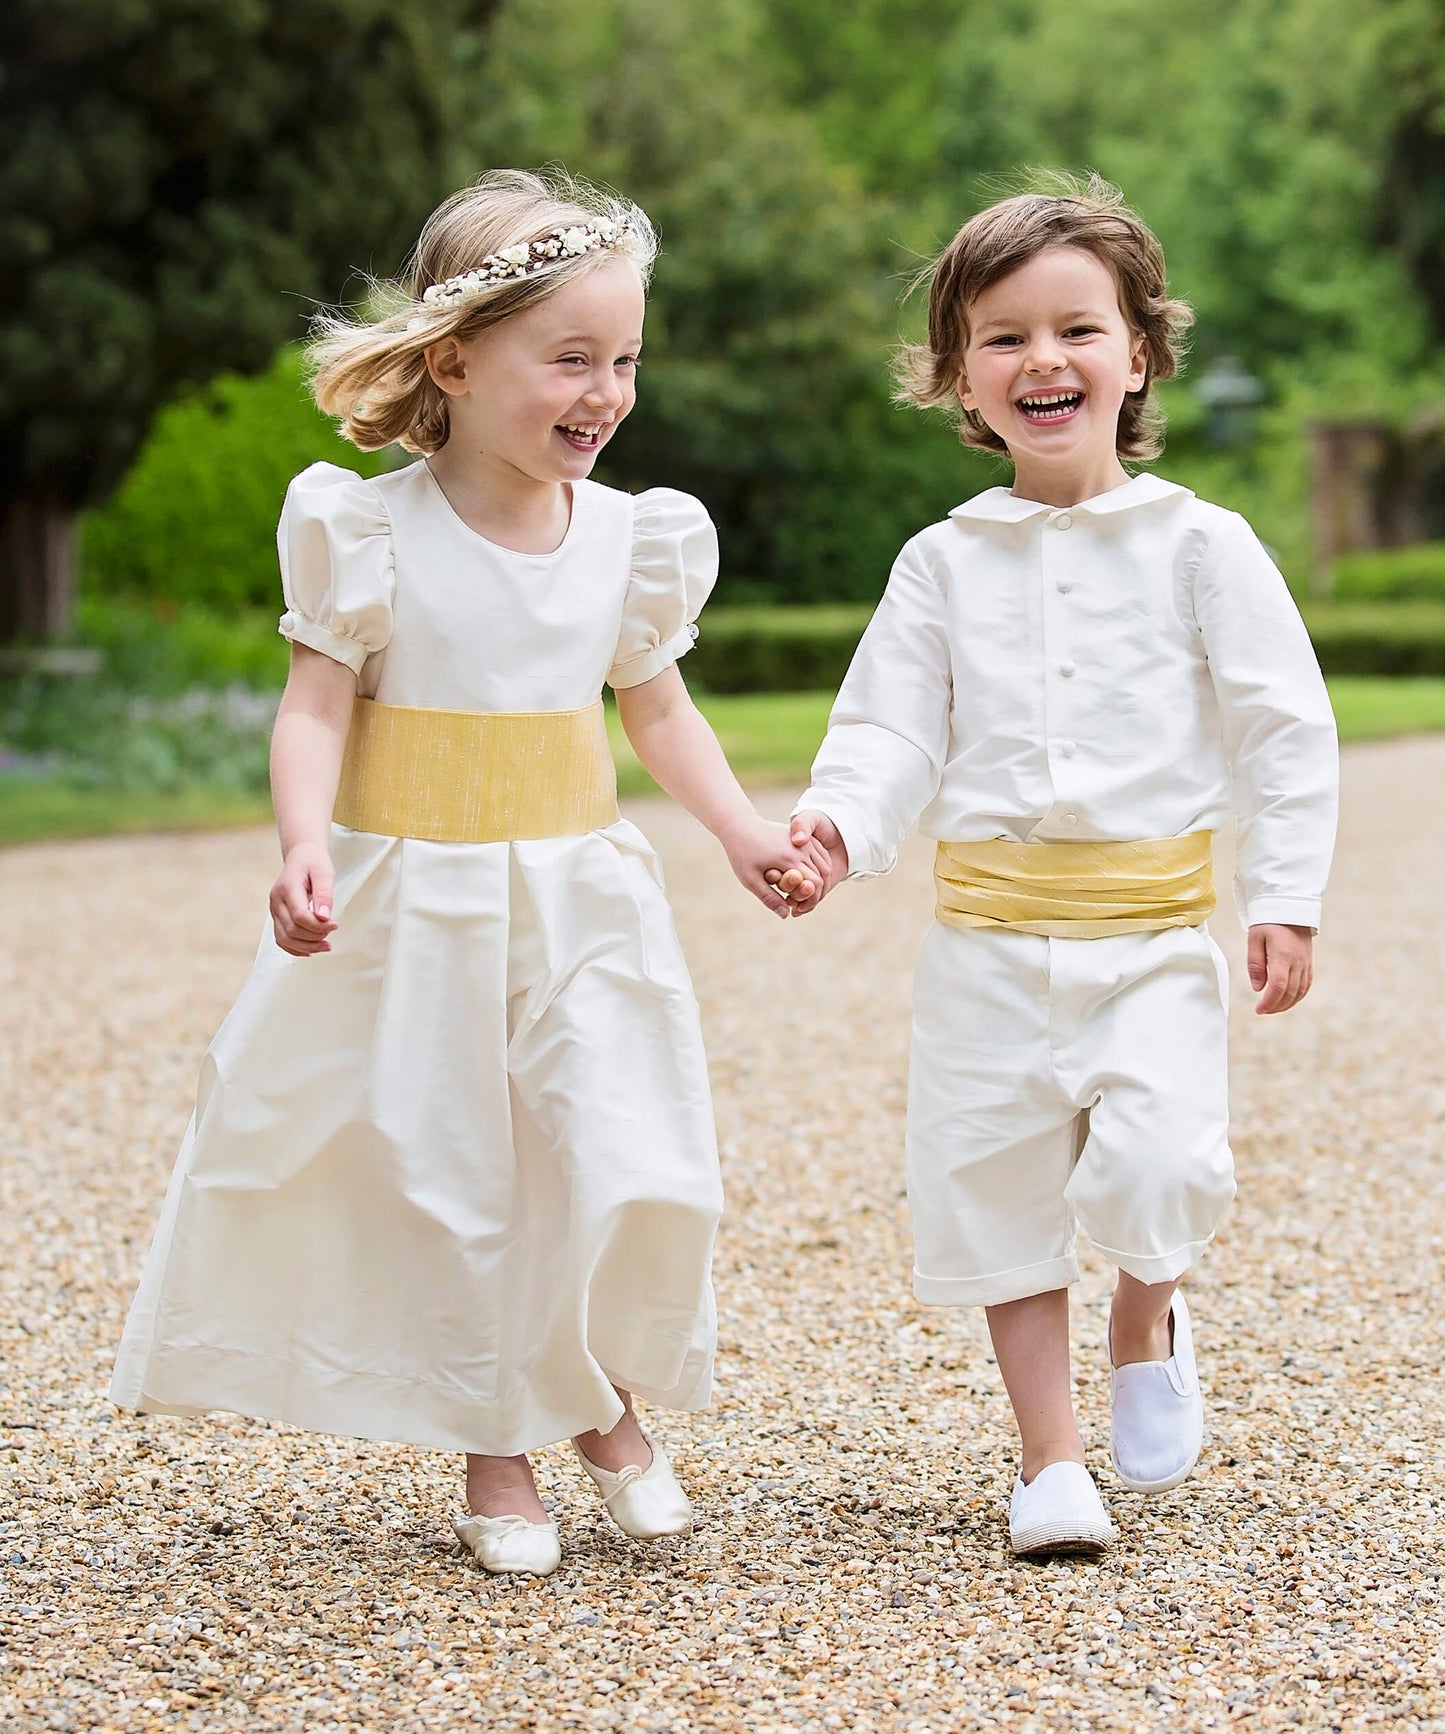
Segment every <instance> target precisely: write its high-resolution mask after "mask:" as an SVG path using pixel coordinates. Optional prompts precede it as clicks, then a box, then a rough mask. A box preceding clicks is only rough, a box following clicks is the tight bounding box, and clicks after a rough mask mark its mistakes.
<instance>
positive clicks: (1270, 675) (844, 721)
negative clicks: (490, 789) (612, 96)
mask: <svg viewBox="0 0 1445 1734" xmlns="http://www.w3.org/2000/svg"><path fill="white" fill-rule="evenodd" d="M929 275H930V278H931V286H930V294H929V319H928V342H927V344H925V345H922V346H920V347H919V348H917V349H914V350H910V351H905V353H904V357H903V362H902V386H903V390H902V392H901V394H900V395H901V396H903V397H904V398H905V399H906V400H908V401H910V402H913V403H916V404H918V405H920V406H925V407H943V408H949V409H951V411H952V412H953V413H954V414H955V415H957V414H959V412H960V411H961V424H960V434H961V437H962V439H963V441H964V443H965V444H968V445H975V446H981V447H983V448H984V449H986V450H989V451H994V452H999V453H1006V454H1007V456H1008V457H1009V458H1010V459H1011V460H1012V463H1013V466H1014V481H1013V487H1012V488H1011V489H1009V488H1002V487H1000V488H991V489H989V490H988V491H987V492H986V493H983V494H981V495H979V496H978V498H977V499H974V500H970V501H968V502H967V503H966V504H965V505H962V506H958V507H956V508H955V510H954V511H953V512H952V513H951V514H950V516H949V518H948V519H947V520H946V521H945V522H944V523H942V524H935V525H934V526H933V527H932V528H930V529H927V530H924V531H923V532H922V533H921V534H920V535H918V536H916V537H914V539H913V540H912V541H911V542H909V544H908V545H907V546H906V547H905V548H904V549H903V552H902V553H901V554H900V555H899V557H898V561H897V563H896V565H895V566H894V569H893V574H892V576H891V578H890V579H889V582H888V589H887V592H886V594H885V595H884V598H883V601H882V603H881V604H880V605H879V608H878V612H877V614H876V615H875V616H874V619H873V621H872V624H871V625H870V626H869V628H868V631H867V633H866V634H865V636H864V638H863V641H862V643H861V644H860V646H859V648H858V652H857V655H856V657H855V659H854V662H853V665H852V668H851V669H850V670H849V673H848V677H847V680H846V681H845V683H844V685H843V689H842V691H841V692H840V693H839V696H838V703H837V705H836V707H835V708H834V711H833V716H832V720H831V723H830V726H829V730H828V735H827V739H826V740H825V741H824V744H823V747H822V750H821V752H820V753H819V755H818V759H817V761H816V763H815V764H814V767H813V784H812V787H811V788H810V789H809V790H808V792H807V793H806V794H805V795H804V797H803V799H802V801H801V803H800V811H799V815H798V817H797V819H796V820H795V823H794V829H793V838H794V841H795V842H797V843H799V844H804V843H806V842H807V841H809V840H811V839H813V838H821V839H822V840H824V841H825V842H826V843H827V844H828V845H829V847H830V849H831V851H832V854H833V857H834V876H838V875H841V874H842V873H845V872H851V873H853V874H855V875H867V874H872V873H878V872H883V871H886V870H887V868H888V867H889V866H891V864H892V861H893V858H894V854H895V851H896V849H897V847H898V843H899V840H900V838H901V837H902V836H903V833H904V832H905V831H906V830H907V829H908V827H909V826H910V825H911V824H912V823H913V821H914V820H915V819H917V818H918V817H919V815H920V813H921V814H922V828H923V830H924V832H925V834H926V835H928V836H930V837H933V838H936V839H937V840H938V853H937V861H936V869H935V877H936V881H937V893H938V903H937V921H936V922H935V924H934V926H933V927H932V928H931V929H930V931H929V934H928V936H927V938H926V939H925V941H924V945H923V952H922V955H921V957H920V959H919V964H918V979H917V992H916V999H915V1011H914V1030H913V1052H912V1059H911V1063H910V1075H909V1101H908V1177H909V1195H910V1200H911V1207H912V1214H913V1225H914V1238H915V1247H916V1257H915V1266H914V1292H915V1293H916V1295H917V1296H918V1298H919V1299H920V1300H922V1301H928V1302H932V1303H934V1304H936V1305H939V1306H982V1307H984V1308H986V1309H987V1316H988V1324H989V1330H990V1332H991V1334H992V1338H993V1343H994V1348H995V1350H996V1352H997V1356H998V1363H999V1368H1000V1370H1001V1372H1002V1374H1003V1378H1004V1383H1005V1385H1006V1387H1007V1389H1008V1394H1009V1397H1010V1399H1011V1401H1012V1404H1013V1409H1014V1415H1015V1418H1016V1419H1017V1422H1018V1426H1019V1432H1020V1436H1021V1446H1022V1450H1021V1456H1022V1462H1021V1465H1020V1472H1019V1476H1018V1479H1017V1480H1016V1482H1015V1484H1014V1491H1013V1498H1012V1502H1011V1506H1010V1515H1009V1529H1010V1535H1011V1538H1012V1542H1013V1546H1014V1548H1015V1550H1016V1551H1017V1552H1020V1553H1033V1552H1040V1551H1049V1550H1097V1549H1099V1548H1102V1547H1104V1546H1106V1545H1107V1544H1108V1542H1109V1541H1110V1539H1111V1538H1112V1535H1113V1526H1112V1524H1111V1523H1110V1521H1109V1518H1108V1516H1107V1515H1106V1513H1105V1511H1104V1509H1103V1505H1102V1503H1101V1501H1100V1499H1099V1495H1098V1492H1097V1489H1096V1488H1095V1485H1094V1482H1093V1480H1092V1478H1091V1477H1090V1475H1089V1472H1088V1470H1087V1468H1085V1467H1084V1454H1083V1449H1082V1446H1081V1444H1080V1440H1079V1433H1078V1428H1077V1425H1076V1423H1075V1420H1074V1411H1073V1404H1072V1400H1071V1388H1070V1387H1071V1381H1070V1369H1069V1324H1068V1320H1069V1301H1068V1285H1069V1284H1070V1283H1072V1282H1073V1281H1074V1280H1075V1279H1076V1277H1077V1275H1078V1265H1077V1263H1076V1261H1075V1257H1074V1236H1075V1231H1076V1226H1077V1225H1078V1224H1082V1225H1083V1226H1084V1228H1085V1229H1087V1231H1088V1233H1089V1235H1090V1237H1091V1238H1092V1239H1093V1241H1094V1243H1095V1245H1096V1246H1098V1248H1099V1249H1100V1251H1102V1252H1103V1253H1104V1255H1105V1256H1106V1257H1107V1258H1108V1259H1109V1260H1110V1261H1111V1262H1112V1263H1113V1264H1114V1265H1115V1266H1116V1267H1117V1269H1118V1273H1119V1275H1118V1285H1117V1287H1116V1289H1115V1293H1114V1303H1113V1309H1112V1315H1111V1320H1110V1331H1109V1353H1110V1367H1111V1373H1110V1387H1111V1392H1112V1396H1113V1416H1112V1423H1111V1444H1112V1454H1113V1461H1114V1468H1115V1472H1116V1473H1117V1475H1118V1477H1119V1479H1120V1480H1121V1481H1122V1482H1123V1483H1124V1485H1125V1486H1126V1487H1130V1488H1133V1489H1135V1490H1137V1491H1139V1492H1145V1493H1154V1492H1161V1491H1163V1490H1164V1489H1166V1488H1170V1487H1174V1486H1176V1485H1177V1484H1178V1483H1179V1482H1181V1481H1182V1480H1183V1479H1184V1478H1185V1476H1186V1475H1188V1473H1189V1471H1190V1470H1191V1469H1192V1468H1193V1466H1194V1462H1195V1460H1196V1458H1197V1457H1198V1455H1199V1449H1200V1442H1201V1439H1202V1434H1203V1409H1202V1404H1201V1399H1200V1394H1199V1383H1198V1378H1197V1374H1196V1371H1195V1363H1194V1357H1193V1349H1192V1345H1191V1341H1190V1332H1189V1315H1188V1312H1187V1311H1186V1309H1185V1305H1184V1298H1183V1296H1182V1294H1180V1293H1179V1290H1178V1283H1179V1279H1180V1277H1181V1276H1182V1275H1183V1274H1184V1272H1185V1271H1186V1270H1188V1269H1189V1267H1190V1266H1191V1265H1192V1264H1193V1263H1194V1262H1195V1261H1196V1260H1197V1259H1198V1258H1199V1257H1200V1256H1201V1255H1202V1253H1203V1251H1204V1249H1205V1246H1206V1245H1207V1244H1208V1242H1209V1240H1210V1238H1211V1236H1212V1235H1213V1233H1214V1229H1215V1225H1216V1223H1217V1222H1218V1221H1219V1218H1220V1216H1221V1215H1222V1213H1223V1211H1224V1209H1225V1207H1226V1205H1227V1204H1228V1202H1229V1200H1230V1198H1231V1196H1232V1195H1233V1192H1234V1180H1233V1166H1232V1161H1231V1157H1230V1150H1229V1144H1228V1126H1227V1112H1228V1104H1227V1090H1226V1080H1225V1020H1226V999H1225V975H1224V960H1223V958H1222V957H1221V955H1220V953H1219V949H1218V947H1217V946H1216V945H1215V943H1214V941H1213V939H1211V938H1210V936H1209V932H1208V929H1207V928H1206V927H1205V925H1204V922H1205V919H1206V917H1207V916H1208V915H1209V913H1210V911H1211V910H1212V909H1213V907H1214V894H1213V888H1212V880H1211V866H1210V833H1211V832H1212V831H1213V830H1214V829H1215V827H1217V826H1218V825H1220V824H1222V823H1225V822H1227V821H1228V820H1230V819H1233V820H1234V821H1235V823H1236V825H1237V829H1238V836H1239V852H1238V861H1239V874H1238V895H1239V908H1240V911H1241V914H1242V916H1243V918H1244V920H1245V923H1246V925H1247V926H1248V928H1249V968H1250V980H1251V983H1252V985H1253V986H1254V987H1255V988H1256V989H1257V990H1260V998H1259V1001H1258V1006H1257V1009H1258V1010H1259V1011H1261V1012H1281V1011H1287V1010H1288V1009H1289V1008H1290V1007H1291V1006H1292V1005H1294V1004H1296V1003H1297V1002H1298V1001H1299V1000H1300V999H1301V998H1302V997H1303V995H1304V994H1305V993H1306V992H1307V990H1308V988H1309V985H1310V973H1311V964H1310V954H1311V936H1312V934H1313V931H1314V929H1315V928H1316V926H1317V925H1318V923H1319V915H1320V900H1321V897H1322V894H1323V892H1324V886H1325V879H1326V876H1327V874H1328V871H1329V863H1330V854H1331V849H1332V846H1333V841H1334V826H1335V783H1336V765H1335V731H1334V722H1333V718H1332V717H1331V715H1330V706H1329V700H1328V698H1327V696H1326V693H1325V688H1324V683H1323V681H1322V680H1321V678H1320V672H1319V668H1318V666H1317V665H1316V663H1315V659H1314V654H1313V652H1312V650H1311V648H1310V642H1309V639H1308V637H1307V636H1306V634H1305V630H1304V627H1303V625H1302V624H1301V622H1300V618H1299V615H1298V613H1297V612H1296V611H1295V607H1294V604H1293V603H1292V602H1291V600H1290V596H1289V592H1288V591H1287V590H1286V588H1285V585H1284V581H1283V579H1282V578H1281V577H1280V575H1279V573H1278V572H1277V571H1276V570H1275V567H1274V565H1273V563H1272V562H1271V561H1270V559H1269V557H1268V555H1267V554H1266V553H1265V552H1264V550H1263V548H1262V547H1261V546H1260V544H1259V542H1258V540H1257V539H1256V537H1255V536H1254V534H1253V532H1252V531H1251V530H1250V529H1249V526H1248V525H1247V524H1246V523H1245V522H1244V521H1243V519H1241V518H1238V517H1236V516H1235V515H1234V514H1233V513H1231V512H1226V511H1222V510H1221V509H1220V508H1219V507H1217V506H1211V505H1207V504H1205V502H1204V501H1202V500H1197V499H1195V497H1194V496H1193V495H1192V494H1191V493H1190V492H1189V491H1188V490H1187V489H1185V488H1181V487H1177V486H1176V485H1175V484H1173V483H1172V482H1166V481H1163V480H1161V479H1160V478H1158V477H1156V476H1152V475H1148V474H1137V475H1133V476H1131V475H1130V473H1129V472H1128V471H1127V470H1126V469H1125V468H1124V462H1123V460H1126V459H1136V460H1137V459H1142V458H1148V457H1152V456H1154V455H1156V454H1157V452H1158V450H1159V440H1158V428H1157V424H1156V417H1155V414H1154V412H1153V409H1152V406H1151V404H1150V389H1151V385H1152V382H1153V381H1154V380H1155V379H1167V378H1169V377H1170V376H1171V375H1172V374H1173V373H1174V371H1175V368H1176V365H1177V359H1178V345H1179V338H1180V335H1181V333H1182V331H1183V330H1184V328H1185V327H1186V325H1187V323H1188V318H1189V310H1188V308H1186V307H1185V306H1184V305H1183V304H1182V303H1180V302H1178V301H1173V300H1171V299H1170V298H1169V295H1168V290H1167V286H1166V282H1165V275H1164V257H1163V254H1162V252H1161V251H1160V248H1159V243H1158V242H1157V241H1156V240H1155V238H1154V236H1153V235H1152V234H1151V233H1150V231H1149V230H1148V229H1147V228H1146V227H1145V225H1144V224H1143V223H1142V222H1141V221H1140V220H1139V219H1138V217H1136V216H1135V215H1134V214H1133V212H1131V211H1130V210H1128V209H1127V207H1126V206H1125V205H1124V204H1123V201H1122V200H1121V198H1120V197H1119V195H1118V193H1117V192H1116V191H1115V190H1114V189H1113V188H1112V187H1109V186H1107V185H1105V184H1104V183H1101V182H1095V183H1093V184H1092V185H1090V186H1088V187H1078V186H1073V185H1067V184H1066V187H1065V190H1064V191H1063V192H1062V193H1031V194H1025V195H1022V196H1020V197H1018V198H1013V199H1008V200H1005V201H1003V202H1002V203H1001V204H998V205H995V206H993V207H991V208H990V209H988V210H986V211H983V212H981V213H980V214H979V215H978V216H976V217H974V218H973V219H972V220H971V221H970V222H968V223H966V224H965V225H964V227H963V228H962V229H961V230H960V231H959V233H958V234H957V235H956V236H955V237H954V239H953V240H952V242H950V244H949V245H948V247H947V248H945V250H944V252H943V253H942V255H941V256H940V257H939V259H938V260H937V261H936V263H935V264H934V266H933V267H932V269H931V272H930V274H929ZM781 884H782V886H783V887H784V888H787V887H789V886H790V885H791V884H793V880H792V879H790V878H789V877H788V876H786V875H785V876H784V877H783V878H782V880H781Z"/></svg>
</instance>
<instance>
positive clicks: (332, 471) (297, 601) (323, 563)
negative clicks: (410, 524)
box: [276, 464, 396, 674]
mask: <svg viewBox="0 0 1445 1734" xmlns="http://www.w3.org/2000/svg"><path fill="white" fill-rule="evenodd" d="M276 546H277V551H278V552H279V554H280V556H281V588H282V590H283V592H284V593H285V597H286V612H285V613H284V614H283V615H282V616H281V625H280V630H281V635H282V637H284V638H289V639H290V640H291V641H292V643H293V644H305V645H308V646H309V647H310V648H311V649H312V650H319V651H320V652H321V653H322V655H323V656H329V657H331V658H332V660H333V661H335V662H342V663H345V665H346V666H347V667H348V668H350V669H352V670H353V671H354V672H355V673H357V674H360V672H361V669H362V667H363V665H364V664H365V662H366V659H367V657H368V656H371V655H373V654H374V653H375V652H376V651H378V650H384V649H385V648H386V645H387V642H388V640H389V639H390V638H391V605H392V597H393V594H394V592H395V588H396V578H395V572H394V563H393V559H392V547H391V525H390V522H389V521H388V519H387V515H386V506H385V504H384V502H383V500H382V497H381V494H380V493H379V491H378V490H377V488H376V487H375V486H374V485H373V484H372V483H371V482H369V481H366V480H365V479H364V478H363V477H361V476H358V475H355V474H354V473H353V472H352V471H351V470H343V469H340V468H338V467H337V465H335V464H312V465H311V467H310V469H306V470H302V472H301V474H300V475H299V476H297V477H296V479H295V480H294V481H293V482H292V483H291V486H290V487H289V488H288V489H287V490H286V504H285V505H284V506H283V507H282V508H281V522H280V524H279V525H278V526H277V530H276Z"/></svg>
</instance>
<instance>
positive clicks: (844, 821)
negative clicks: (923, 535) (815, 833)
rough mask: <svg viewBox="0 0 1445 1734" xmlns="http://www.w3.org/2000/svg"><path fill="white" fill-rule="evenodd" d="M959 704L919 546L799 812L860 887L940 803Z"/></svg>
mask: <svg viewBox="0 0 1445 1734" xmlns="http://www.w3.org/2000/svg"><path fill="white" fill-rule="evenodd" d="M952 701H953V665H952V658H951V656H950V654H949V645H948V616H947V602H946V597H945V595H944V592H943V589H942V586H941V585H940V583H939V580H938V578H937V577H936V576H935V574H934V573H932V572H931V571H929V570H928V568H927V566H926V564H925V562H924V558H923V556H922V553H921V552H920V551H919V549H918V548H917V546H916V544H914V543H910V544H909V545H908V546H907V547H906V548H904V550H903V552H902V553H901V554H900V555H899V556H898V559H897V561H896V562H895V563H894V567H893V572H892V574H891V576H890V577H889V580H888V588H887V590H886V591H885V592H884V595H883V600H882V601H881V602H880V603H879V604H878V609H877V612H876V613H875V614H874V616H873V619H872V621H871V622H870V623H869V626H868V630H867V631H866V632H865V633H864V634H863V637H862V640H861V641H860V643H859V645H858V649H857V650H856V652H855V653H854V656H853V661H852V663H851V665H850V666H849V669H848V673H847V676H846V677H845V679H844V681H843V685H842V687H841V688H840V689H839V692H838V698H837V701H836V703H835V704H834V706H833V711H832V715H831V716H830V718H829V720H828V733H827V735H826V737H825V738H824V741H823V744H822V746H821V747H820V748H819V749H818V756H817V758H816V759H815V760H814V761H813V774H812V781H811V783H810V784H809V786H808V788H807V789H806V790H805V791H804V793H803V795H802V798H801V799H800V800H799V801H798V804H797V806H796V807H795V808H794V812H795V813H796V814H798V815H807V814H822V815H824V816H825V817H826V818H827V819H828V820H829V821H831V824H832V826H833V827H835V828H836V831H837V837H838V842H837V844H833V843H832V842H831V840H830V839H829V838H827V837H826V836H824V837H823V838H821V840H823V841H825V842H829V843H830V851H831V853H832V854H833V857H834V860H835V861H838V860H840V859H841V860H843V861H846V865H847V871H848V873H849V875H850V876H851V877H864V876H871V875H873V874H877V873H886V872H888V870H889V869H890V868H891V867H892V866H893V863H894V861H895V860H896V859H897V854H898V845H899V843H901V842H902V840H903V836H904V834H905V832H906V831H907V830H908V828H909V826H910V825H912V824H913V822H914V820H916V819H917V817H918V815H919V814H920V813H921V812H922V811H923V809H924V807H926V806H927V805H928V803H929V801H931V800H932V799H933V796H934V795H935V794H936V793H937V791H938V784H939V779H940V778H941V777H942V775H943V766H944V762H945V760H946V758H947V754H948V735H949V711H950V708H951V705H952ZM797 837H798V832H797V831H796V830H795V831H794V838H795V840H796V838H797ZM840 849H841V855H840Z"/></svg>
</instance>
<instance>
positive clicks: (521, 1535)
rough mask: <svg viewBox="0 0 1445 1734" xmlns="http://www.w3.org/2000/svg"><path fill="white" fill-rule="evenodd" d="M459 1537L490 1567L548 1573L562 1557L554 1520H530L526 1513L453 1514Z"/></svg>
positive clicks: (490, 1568) (454, 1525) (541, 1575)
mask: <svg viewBox="0 0 1445 1734" xmlns="http://www.w3.org/2000/svg"><path fill="white" fill-rule="evenodd" d="M452 1528H453V1530H454V1531H455V1532H456V1537H457V1540H458V1541H460V1542H461V1543H462V1545H463V1546H464V1547H469V1548H470V1549H471V1550H472V1552H473V1553H474V1554H475V1555H476V1556H477V1562H478V1564H480V1565H482V1566H484V1567H485V1568H486V1569H487V1570H488V1571H493V1572H504V1571H526V1572H531V1574H532V1576H533V1577H546V1576H547V1575H548V1574H549V1573H550V1572H554V1571H556V1569H557V1567H558V1564H559V1563H560V1562H561V1559H562V1543H561V1540H560V1538H559V1537H558V1535H557V1525H556V1524H555V1523H529V1522H528V1520H527V1519H526V1518H525V1517H478V1516H476V1515H475V1514H474V1513H472V1512H468V1513H467V1514H466V1516H465V1517H454V1518H453V1519H452Z"/></svg>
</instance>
